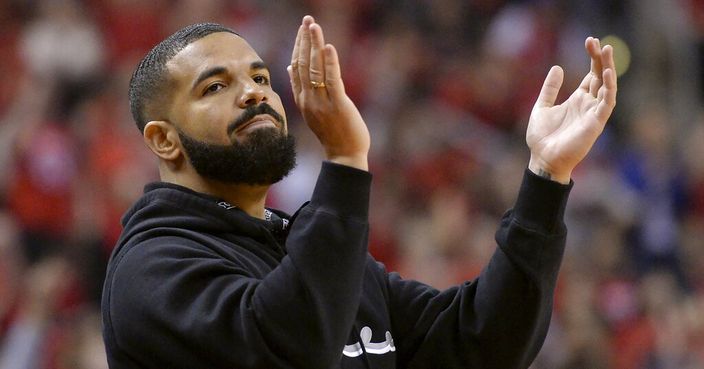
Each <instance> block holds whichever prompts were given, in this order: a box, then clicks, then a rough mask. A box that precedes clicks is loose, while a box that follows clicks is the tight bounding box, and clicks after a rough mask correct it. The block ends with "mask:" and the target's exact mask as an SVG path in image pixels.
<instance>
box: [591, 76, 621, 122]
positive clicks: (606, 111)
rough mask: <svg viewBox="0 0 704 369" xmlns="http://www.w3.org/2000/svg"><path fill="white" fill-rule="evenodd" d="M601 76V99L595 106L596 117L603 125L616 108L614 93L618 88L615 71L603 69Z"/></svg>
mask: <svg viewBox="0 0 704 369" xmlns="http://www.w3.org/2000/svg"><path fill="white" fill-rule="evenodd" d="M603 75H604V85H603V86H602V88H601V91H600V95H601V96H602V99H601V100H600V101H599V103H598V104H597V106H596V117H597V119H598V120H599V121H600V122H601V123H602V124H605V123H606V121H607V120H608V119H609V117H610V116H611V112H612V111H613V110H614V107H615V106H616V91H617V89H618V87H617V84H616V71H615V70H614V69H611V68H608V69H604V73H603Z"/></svg>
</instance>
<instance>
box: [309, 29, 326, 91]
mask: <svg viewBox="0 0 704 369" xmlns="http://www.w3.org/2000/svg"><path fill="white" fill-rule="evenodd" d="M309 33H310V38H311V49H310V72H309V73H310V80H311V82H325V55H324V53H323V48H324V47H325V39H324V37H323V29H322V28H320V25H319V24H316V23H313V24H311V25H310V27H309ZM316 90H321V91H323V90H324V89H320V88H318V89H316Z"/></svg>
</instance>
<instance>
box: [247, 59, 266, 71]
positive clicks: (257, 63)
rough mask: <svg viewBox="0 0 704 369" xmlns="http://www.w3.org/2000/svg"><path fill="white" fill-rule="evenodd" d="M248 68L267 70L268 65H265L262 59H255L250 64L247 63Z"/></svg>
mask: <svg viewBox="0 0 704 369" xmlns="http://www.w3.org/2000/svg"><path fill="white" fill-rule="evenodd" d="M249 69H251V70H256V69H266V70H269V67H267V66H266V63H264V62H263V61H261V60H257V61H255V62H252V64H250V65H249Z"/></svg>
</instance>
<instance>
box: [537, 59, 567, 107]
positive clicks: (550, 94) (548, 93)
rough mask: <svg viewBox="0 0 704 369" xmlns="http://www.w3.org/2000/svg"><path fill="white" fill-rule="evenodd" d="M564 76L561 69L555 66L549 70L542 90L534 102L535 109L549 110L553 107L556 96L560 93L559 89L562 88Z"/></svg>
mask: <svg viewBox="0 0 704 369" xmlns="http://www.w3.org/2000/svg"><path fill="white" fill-rule="evenodd" d="M564 74H565V73H564V71H563V70H562V68H560V67H559V66H557V65H555V66H553V67H552V68H550V71H549V72H548V75H547V77H545V82H543V88H541V89H540V95H538V100H537V101H536V102H535V106H536V107H540V108H549V107H551V106H553V105H555V100H557V94H558V93H559V92H560V87H562V80H563V79H564Z"/></svg>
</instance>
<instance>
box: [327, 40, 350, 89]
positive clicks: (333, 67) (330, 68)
mask: <svg viewBox="0 0 704 369" xmlns="http://www.w3.org/2000/svg"><path fill="white" fill-rule="evenodd" d="M324 51H325V85H326V86H327V90H328V93H329V94H330V96H331V97H332V98H333V99H334V98H337V97H339V96H341V95H344V93H345V86H344V84H343V83H342V74H341V72H340V58H339V57H338V55H337V50H335V46H332V45H330V44H327V45H325V49H324Z"/></svg>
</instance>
